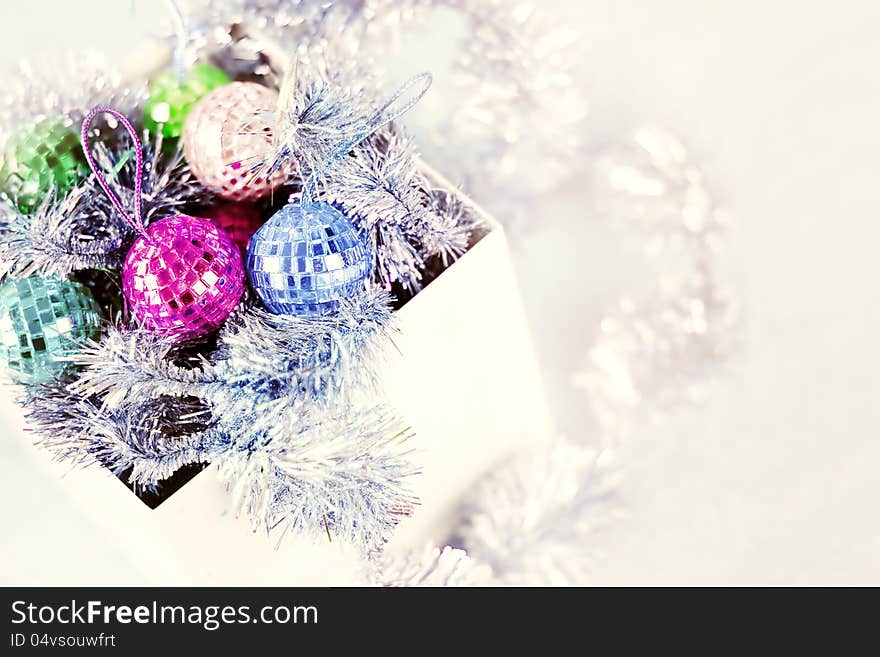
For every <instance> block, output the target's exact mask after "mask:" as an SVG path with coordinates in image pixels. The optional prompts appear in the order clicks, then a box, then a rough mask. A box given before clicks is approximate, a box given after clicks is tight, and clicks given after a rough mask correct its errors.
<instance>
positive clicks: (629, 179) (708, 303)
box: [573, 128, 738, 439]
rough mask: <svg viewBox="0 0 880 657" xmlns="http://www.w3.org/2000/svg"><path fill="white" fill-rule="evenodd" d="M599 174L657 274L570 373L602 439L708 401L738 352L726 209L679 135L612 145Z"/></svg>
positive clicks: (656, 134)
mask: <svg viewBox="0 0 880 657" xmlns="http://www.w3.org/2000/svg"><path fill="white" fill-rule="evenodd" d="M595 174H596V175H595V179H596V182H597V186H596V190H597V192H596V193H597V195H598V196H599V198H600V203H599V204H600V206H602V207H604V211H605V213H606V214H607V216H608V217H610V218H612V219H613V220H614V221H615V222H617V223H618V224H619V225H621V227H622V228H624V229H625V230H627V231H628V233H629V236H630V237H631V238H632V237H634V239H636V240H637V241H638V243H639V244H642V245H644V247H645V250H646V253H647V254H648V256H649V257H650V258H651V260H652V261H653V262H655V267H656V270H657V284H656V288H655V289H654V290H653V294H652V295H651V296H649V297H646V298H644V299H633V298H630V297H629V296H627V297H624V298H623V299H622V300H621V301H620V304H619V306H618V308H617V309H615V311H614V312H613V313H611V314H610V315H609V316H608V317H606V318H605V319H604V320H603V321H602V322H601V325H600V334H599V337H598V339H597V341H596V343H595V344H594V345H593V347H592V348H591V350H590V352H589V355H588V358H587V361H586V363H585V364H584V366H583V367H582V369H580V370H579V371H577V372H575V373H574V375H573V383H574V385H575V386H577V387H578V388H581V389H583V390H584V391H586V393H587V395H588V398H589V400H590V404H591V406H592V407H593V410H594V412H595V414H596V417H597V419H598V420H599V422H600V425H601V426H602V428H603V430H604V431H605V433H606V435H607V436H608V437H610V438H612V439H616V438H619V437H620V436H623V435H625V434H627V433H629V432H630V431H632V429H633V427H634V426H636V425H637V423H638V422H639V419H640V418H641V419H642V420H645V419H651V418H656V417H658V416H660V415H662V414H664V413H666V412H668V411H669V410H670V409H671V408H673V407H675V406H678V405H680V404H682V403H688V402H696V401H700V400H702V399H703V398H705V396H706V387H707V384H708V382H709V380H710V379H711V377H712V375H713V374H714V373H715V372H716V371H717V369H718V367H719V366H720V365H721V364H723V363H724V362H725V360H726V359H727V358H728V357H729V356H730V354H731V353H732V352H733V351H734V350H735V348H736V346H735V344H734V341H733V336H734V335H735V330H734V329H735V327H736V325H737V322H738V312H737V308H736V304H735V303H734V302H733V300H732V298H731V296H730V294H729V293H728V292H727V291H726V290H725V289H724V288H723V286H722V285H721V284H720V283H719V279H720V275H719V272H718V271H717V265H716V262H717V252H718V250H719V248H720V246H721V243H722V239H723V235H724V233H725V231H726V229H727V225H728V223H729V216H728V213H727V211H725V210H724V208H723V207H720V206H719V205H718V204H717V203H716V202H715V201H714V199H713V198H712V195H711V193H710V191H709V189H708V185H707V183H706V180H705V176H704V174H703V173H702V171H701V170H700V169H699V168H698V167H697V166H696V165H695V164H694V163H693V162H691V160H690V158H689V156H688V153H687V150H686V149H685V148H684V146H683V145H682V144H681V142H680V141H679V140H678V139H676V138H675V137H673V136H672V135H671V134H669V133H668V132H666V131H664V130H660V129H657V128H645V129H643V130H640V131H638V132H637V133H636V134H635V135H634V137H633V139H632V140H630V141H627V142H624V143H621V144H618V145H615V146H613V147H611V148H609V149H607V150H606V152H604V153H603V154H602V155H601V156H600V157H599V158H598V159H597V163H596V169H595Z"/></svg>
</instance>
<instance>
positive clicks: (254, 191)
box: [183, 82, 289, 201]
mask: <svg viewBox="0 0 880 657" xmlns="http://www.w3.org/2000/svg"><path fill="white" fill-rule="evenodd" d="M277 103H278V92H276V91H274V90H272V89H269V88H267V87H263V86H261V85H259V84H256V83H254V82H233V83H231V84H227V85H226V86H223V87H220V88H219V89H215V90H214V91H212V92H211V93H209V94H208V95H207V96H205V97H204V98H202V99H201V100H200V101H199V102H198V103H196V106H195V107H193V109H192V111H191V112H190V114H189V116H188V117H187V118H186V121H185V122H184V125H183V152H184V155H185V156H186V160H187V162H188V163H189V166H190V168H191V169H192V172H193V174H194V175H195V176H196V178H198V179H199V181H200V182H201V183H202V184H203V185H204V186H205V187H207V188H208V189H210V190H211V191H213V192H214V193H215V194H217V195H218V196H220V197H222V198H225V199H229V200H233V201H245V200H252V199H256V198H259V197H260V196H265V195H266V194H268V193H269V192H271V191H272V190H273V189H274V188H275V187H277V186H279V185H281V184H282V183H283V182H285V180H287V178H288V176H289V174H288V170H289V169H288V168H280V169H278V170H276V171H273V172H271V173H270V174H268V175H266V174H264V173H263V172H261V171H260V168H261V166H262V165H263V163H264V162H265V161H266V159H267V158H269V157H270V154H271V152H272V141H273V122H274V115H275V107H276V105H277Z"/></svg>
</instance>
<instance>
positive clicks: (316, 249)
mask: <svg viewBox="0 0 880 657" xmlns="http://www.w3.org/2000/svg"><path fill="white" fill-rule="evenodd" d="M370 261H371V258H370V255H369V253H367V249H366V248H365V247H364V245H363V243H362V242H361V240H360V238H359V237H358V234H357V231H355V229H354V226H352V225H351V222H350V221H349V220H348V219H346V217H345V215H343V214H342V213H341V212H340V211H339V210H337V209H336V208H334V207H333V206H331V205H328V204H326V203H310V204H307V205H305V206H304V205H303V204H302V203H289V204H287V205H285V206H284V207H283V208H281V209H280V210H279V211H278V212H276V213H275V214H274V215H273V216H272V218H271V219H269V221H267V222H266V223H265V224H264V225H263V227H262V228H260V230H258V231H257V233H256V234H255V235H254V236H253V238H251V243H250V246H249V247H248V251H247V271H248V275H249V277H250V280H251V284H252V285H253V287H254V290H256V292H257V294H258V295H259V297H260V299H262V300H263V303H264V304H265V305H266V307H267V308H268V309H269V310H270V311H271V312H273V313H277V314H285V315H303V316H314V315H326V314H328V313H331V312H333V311H334V310H336V309H337V308H338V306H339V302H340V300H342V299H347V298H349V297H352V296H354V295H355V294H357V293H358V292H359V291H361V290H363V289H364V287H365V285H366V281H367V279H368V278H369V275H370Z"/></svg>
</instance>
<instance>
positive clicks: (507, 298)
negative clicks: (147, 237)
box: [2, 169, 551, 585]
mask: <svg viewBox="0 0 880 657" xmlns="http://www.w3.org/2000/svg"><path fill="white" fill-rule="evenodd" d="M426 172H427V173H428V174H429V176H431V177H433V178H434V180H435V183H436V184H439V185H442V186H446V187H448V183H446V181H443V180H442V178H440V176H438V175H437V174H435V173H434V172H430V171H427V169H426ZM466 202H467V203H469V204H470V205H471V206H472V207H474V211H475V212H478V213H480V214H481V215H482V216H483V218H484V220H485V224H486V227H487V231H486V232H485V234H483V235H482V237H481V238H480V239H479V240H478V241H477V242H476V243H475V244H474V245H473V246H472V247H471V248H470V249H469V250H468V251H467V253H465V254H464V255H463V256H462V257H461V258H460V259H459V260H458V261H456V262H454V263H453V264H452V265H451V266H450V267H448V268H447V269H446V270H444V271H443V272H442V273H441V274H439V276H437V277H436V278H435V279H434V280H433V281H431V282H430V284H429V285H427V286H426V287H425V288H424V289H423V290H422V291H421V292H420V293H419V294H417V295H416V296H414V297H413V298H412V299H410V300H409V301H408V302H407V303H406V304H405V305H404V306H403V307H402V308H401V309H400V310H398V311H397V317H398V326H399V328H400V333H399V336H396V338H395V342H396V344H397V346H398V347H399V351H400V353H399V355H396V356H394V357H393V359H392V360H391V361H390V362H389V364H388V367H387V371H386V372H385V373H384V381H385V386H386V389H387V394H388V397H389V400H390V401H391V403H392V404H393V405H394V406H395V407H396V408H397V409H398V410H399V411H400V412H401V414H402V415H403V417H404V418H405V419H406V420H407V421H408V422H409V423H411V424H412V426H413V429H414V431H415V434H416V437H415V438H414V441H413V446H414V447H415V448H416V450H417V451H416V454H415V455H414V456H413V459H414V460H415V461H416V464H417V465H418V467H419V469H420V470H421V474H419V475H416V476H414V477H412V478H411V481H410V484H411V486H412V489H413V491H414V492H415V494H416V495H417V497H418V498H419V501H420V503H419V505H418V506H417V507H416V509H415V512H414V514H413V516H412V517H410V518H407V519H405V520H404V521H402V522H401V524H400V525H399V526H398V528H397V531H396V532H395V535H394V537H393V539H392V541H391V543H390V544H389V546H388V548H387V549H388V550H391V551H402V550H407V549H410V548H421V547H423V546H424V545H425V544H426V543H436V542H438V541H442V540H443V538H444V536H445V535H446V533H447V531H448V530H449V528H450V527H451V524H452V522H453V517H454V514H455V511H456V507H457V506H458V504H459V502H460V501H461V499H462V496H463V495H464V494H466V491H467V490H468V488H469V487H470V486H471V485H472V484H473V483H474V482H475V481H476V480H477V479H478V478H479V477H480V476H482V475H483V474H484V473H485V472H486V471H487V470H489V469H490V468H491V467H492V466H493V465H495V464H496V463H497V462H498V461H500V460H501V459H503V458H504V457H505V456H507V455H508V454H510V453H511V452H512V451H513V450H515V449H517V448H519V447H523V446H525V445H526V444H528V443H530V442H532V441H538V440H544V439H546V438H547V437H548V436H549V435H550V432H551V423H550V414H549V411H548V407H547V405H546V402H545V399H544V396H543V395H544V393H543V389H542V385H541V380H540V375H539V372H538V368H537V365H536V361H535V357H534V353H533V350H532V345H531V341H530V337H529V331H528V327H527V323H526V320H525V316H524V313H523V310H522V305H521V301H520V296H519V292H518V289H517V285H516V281H515V277H514V273H513V270H512V267H511V262H510V259H509V255H508V247H507V242H506V239H505V235H504V231H503V229H502V227H501V226H500V225H499V224H498V223H497V222H496V221H495V220H493V219H492V218H491V217H489V216H487V215H486V214H485V213H483V212H482V211H481V210H479V208H476V207H475V206H473V204H471V203H470V201H466ZM2 412H3V415H5V416H6V418H5V420H6V422H7V426H18V427H21V425H22V420H21V410H20V409H19V408H18V407H17V406H16V405H15V404H14V403H13V402H12V400H11V398H10V395H8V394H7V395H6V398H5V399H4V400H3V404H2ZM18 438H19V439H20V440H26V441H28V442H32V437H31V436H30V435H27V434H24V435H19V436H18ZM32 449H33V450H34V451H35V452H38V453H39V456H38V457H37V458H38V459H39V460H40V461H41V462H42V464H43V467H46V468H50V469H51V471H52V472H53V473H54V476H58V477H60V481H61V482H62V488H63V491H64V494H65V495H68V496H69V497H70V498H71V499H73V500H75V501H76V503H77V504H78V505H79V506H81V508H82V509H83V511H84V512H85V513H86V514H88V517H89V518H91V519H93V520H94V524H95V525H97V526H98V527H100V528H101V531H102V533H103V536H101V537H100V539H99V540H101V541H111V542H113V543H114V544H116V545H118V546H119V548H120V549H121V550H123V552H124V553H125V554H127V555H129V556H130V558H131V560H132V561H133V562H134V563H137V564H138V565H139V567H140V569H141V571H142V572H143V573H144V574H145V575H146V576H147V577H148V578H149V579H151V580H152V582H153V583H155V584H166V585H168V584H177V585H331V584H346V583H352V582H356V581H360V579H359V578H360V576H361V573H360V572H359V560H358V559H357V558H355V555H354V550H353V549H352V548H351V547H350V546H346V545H342V544H339V543H338V542H337V543H334V542H331V541H328V540H326V539H318V540H315V539H307V538H305V537H302V536H296V535H291V534H289V533H288V534H287V535H286V536H285V537H284V539H283V541H281V542H280V544H278V541H276V540H275V538H269V537H267V536H266V535H265V534H264V533H254V532H253V531H252V530H251V529H250V525H249V523H248V521H247V519H246V518H236V517H234V515H233V514H232V513H230V512H229V509H228V505H229V503H230V498H229V496H228V494H227V492H226V490H225V488H224V486H223V484H222V483H221V482H220V481H219V480H218V478H217V475H216V472H215V471H214V470H213V469H212V468H208V469H206V470H204V471H202V472H200V473H199V474H197V475H196V476H195V477H194V478H192V479H191V480H189V481H188V482H187V483H185V484H184V485H183V486H182V487H181V488H180V489H179V490H177V491H176V492H174V493H173V494H171V495H170V496H169V497H167V499H165V501H164V502H162V503H161V504H159V506H157V507H156V508H150V507H148V506H147V505H146V504H145V503H144V502H143V501H141V499H140V498H138V497H137V496H136V495H135V494H133V492H132V491H131V490H130V489H129V488H128V487H127V486H125V485H124V484H123V483H122V482H121V481H120V480H119V479H117V478H116V477H115V476H114V475H113V474H112V473H111V472H110V471H109V470H107V469H105V468H102V467H100V466H92V467H88V468H82V469H71V468H70V466H68V465H66V464H59V463H54V462H51V459H50V455H49V454H48V452H44V451H43V450H42V449H41V448H38V447H33V448H32ZM35 512H36V513H39V510H38V509H35ZM10 529H11V530H12V531H15V528H14V527H13V528H10Z"/></svg>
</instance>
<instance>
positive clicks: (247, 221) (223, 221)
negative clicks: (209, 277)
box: [205, 201, 263, 253]
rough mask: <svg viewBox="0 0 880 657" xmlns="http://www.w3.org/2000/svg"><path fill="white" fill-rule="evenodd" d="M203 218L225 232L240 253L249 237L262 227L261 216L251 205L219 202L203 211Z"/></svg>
mask: <svg viewBox="0 0 880 657" xmlns="http://www.w3.org/2000/svg"><path fill="white" fill-rule="evenodd" d="M205 216H206V217H208V218H209V219H210V220H211V221H213V222H214V223H215V224H217V225H218V226H219V227H220V228H222V229H223V230H224V231H226V234H227V235H229V237H231V238H232V241H233V242H235V243H236V245H238V248H239V249H240V250H241V252H242V253H244V252H245V251H247V246H248V242H249V241H250V239H251V236H252V235H253V234H254V233H256V232H257V230H259V228H260V226H262V225H263V214H262V213H261V212H260V208H258V207H257V206H256V205H254V204H253V203H237V202H235V201H221V202H220V203H217V204H216V205H213V206H212V207H210V208H209V209H208V210H206V211H205Z"/></svg>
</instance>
